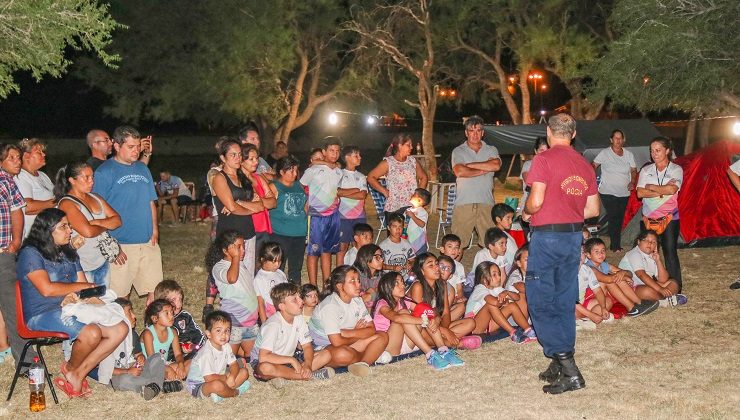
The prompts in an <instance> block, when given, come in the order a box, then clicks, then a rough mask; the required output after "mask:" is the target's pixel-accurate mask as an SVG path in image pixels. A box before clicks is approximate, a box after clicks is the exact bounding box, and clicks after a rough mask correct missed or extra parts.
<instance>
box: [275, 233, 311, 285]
mask: <svg viewBox="0 0 740 420" xmlns="http://www.w3.org/2000/svg"><path fill="white" fill-rule="evenodd" d="M271 239H272V240H273V241H275V242H277V243H279V244H280V247H281V248H282V249H283V261H282V262H281V263H280V269H281V270H283V271H285V265H286V264H287V265H288V271H287V272H286V273H285V275H286V276H287V277H288V281H290V282H291V283H295V284H297V285H299V286H300V284H301V270H302V269H303V258H304V257H305V251H306V237H305V236H283V235H278V234H277V233H273V234H272V236H271Z"/></svg>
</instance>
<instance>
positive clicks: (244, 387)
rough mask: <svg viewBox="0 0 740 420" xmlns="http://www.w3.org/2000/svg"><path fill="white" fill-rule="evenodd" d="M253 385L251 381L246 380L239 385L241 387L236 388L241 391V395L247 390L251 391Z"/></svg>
mask: <svg viewBox="0 0 740 420" xmlns="http://www.w3.org/2000/svg"><path fill="white" fill-rule="evenodd" d="M251 387H252V384H251V383H249V381H244V383H243V384H241V385H239V388H237V389H236V390H237V391H239V395H244V394H246V392H247V391H249V388H251Z"/></svg>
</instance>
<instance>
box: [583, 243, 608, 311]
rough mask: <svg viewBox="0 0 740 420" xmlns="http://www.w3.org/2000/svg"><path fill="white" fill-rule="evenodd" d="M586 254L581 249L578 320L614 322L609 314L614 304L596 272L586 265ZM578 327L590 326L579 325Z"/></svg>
mask: <svg viewBox="0 0 740 420" xmlns="http://www.w3.org/2000/svg"><path fill="white" fill-rule="evenodd" d="M585 261H586V253H585V252H584V251H583V249H581V266H580V268H579V269H578V302H579V303H576V320H578V321H580V320H586V319H587V320H590V321H592V322H593V323H594V324H600V323H601V322H602V321H613V320H614V317H613V316H612V314H611V313H610V312H609V310H610V309H611V308H612V305H613V302H612V300H611V297H608V298H607V296H606V295H605V294H604V291H603V290H602V289H601V285H600V284H599V281H598V280H597V279H596V274H595V273H594V270H593V269H592V268H591V267H589V266H588V265H586V264H584V263H585ZM578 321H576V325H581V326H584V325H588V324H578Z"/></svg>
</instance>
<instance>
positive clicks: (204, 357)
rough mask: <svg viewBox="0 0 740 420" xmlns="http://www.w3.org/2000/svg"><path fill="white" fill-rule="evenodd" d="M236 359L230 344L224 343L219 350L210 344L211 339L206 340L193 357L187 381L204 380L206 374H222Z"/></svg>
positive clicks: (196, 381)
mask: <svg viewBox="0 0 740 420" xmlns="http://www.w3.org/2000/svg"><path fill="white" fill-rule="evenodd" d="M235 361H236V357H235V356H234V352H233V351H232V350H231V346H230V345H228V344H224V345H223V346H221V350H217V349H216V348H215V347H213V344H211V340H206V342H205V344H203V347H201V348H200V350H198V353H197V354H196V355H195V357H193V362H192V363H191V364H190V370H189V371H188V382H195V383H200V382H205V381H206V380H205V377H206V376H208V375H223V374H224V373H225V372H226V369H227V368H228V367H229V365H230V364H232V363H234V362H235Z"/></svg>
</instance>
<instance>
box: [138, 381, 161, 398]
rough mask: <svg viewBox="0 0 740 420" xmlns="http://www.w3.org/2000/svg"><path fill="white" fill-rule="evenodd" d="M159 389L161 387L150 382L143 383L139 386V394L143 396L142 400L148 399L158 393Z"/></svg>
mask: <svg viewBox="0 0 740 420" xmlns="http://www.w3.org/2000/svg"><path fill="white" fill-rule="evenodd" d="M161 391H162V388H160V387H159V385H157V384H155V383H154V382H152V383H150V384H149V385H144V386H143V387H141V396H142V397H144V401H149V400H151V399H153V398H154V397H156V396H157V395H159V393H160V392H161Z"/></svg>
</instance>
